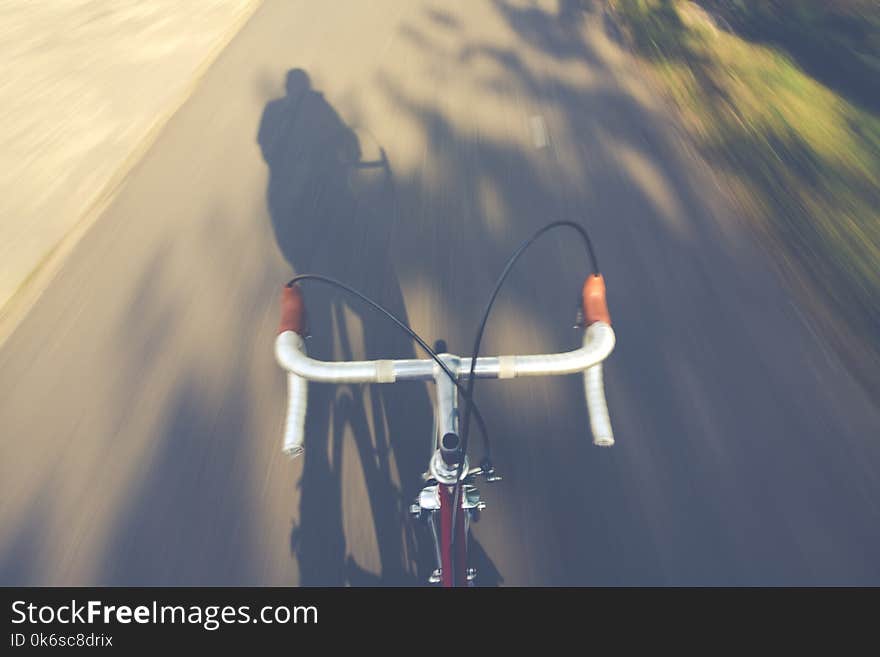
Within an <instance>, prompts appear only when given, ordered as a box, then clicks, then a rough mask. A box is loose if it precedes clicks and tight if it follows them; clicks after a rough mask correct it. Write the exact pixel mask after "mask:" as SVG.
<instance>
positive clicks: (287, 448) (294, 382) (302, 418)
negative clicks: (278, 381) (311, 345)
mask: <svg viewBox="0 0 880 657" xmlns="http://www.w3.org/2000/svg"><path fill="white" fill-rule="evenodd" d="M308 390H309V382H308V381H306V380H305V379H304V378H302V377H301V376H299V375H297V374H293V373H292V372H288V373H287V419H286V420H285V422H284V447H283V448H282V451H283V452H284V453H285V454H287V455H288V456H289V457H290V458H296V457H297V456H299V455H300V454H302V453H303V441H304V440H305V436H306V406H307V404H308Z"/></svg>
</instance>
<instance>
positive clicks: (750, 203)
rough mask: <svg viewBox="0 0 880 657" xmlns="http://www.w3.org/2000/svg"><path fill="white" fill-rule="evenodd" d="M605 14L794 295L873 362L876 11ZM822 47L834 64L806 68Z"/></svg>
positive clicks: (674, 7) (878, 167)
mask: <svg viewBox="0 0 880 657" xmlns="http://www.w3.org/2000/svg"><path fill="white" fill-rule="evenodd" d="M613 4H614V7H615V10H616V12H617V14H618V16H619V17H620V18H621V19H622V22H623V24H624V27H625V28H626V30H627V32H628V34H629V35H630V38H631V41H632V43H633V45H634V46H635V49H636V51H637V52H638V53H639V54H640V55H641V56H642V57H643V58H644V59H646V60H647V61H648V62H650V65H651V66H652V67H653V68H654V69H655V70H656V71H657V72H658V73H659V77H660V79H661V80H662V83H663V85H664V86H665V88H666V89H667V90H668V91H669V95H670V96H671V98H672V99H673V101H674V102H675V103H676V105H677V106H678V108H679V109H680V110H681V112H682V114H683V116H684V119H685V124H686V125H687V126H688V128H689V129H690V130H691V131H692V133H693V135H694V136H695V138H696V140H697V142H698V143H699V145H700V146H701V147H702V149H703V151H704V152H705V154H706V155H707V156H708V158H709V160H710V161H711V162H712V163H713V164H714V165H715V166H716V167H718V168H720V169H722V170H723V171H724V172H725V174H726V175H727V178H728V180H730V181H731V183H732V185H733V188H734V189H735V190H737V191H736V193H737V195H738V197H739V198H740V199H741V200H742V202H743V204H744V207H746V208H747V209H748V210H749V214H750V215H752V216H753V217H754V218H755V220H756V221H757V222H758V224H759V226H760V227H761V228H762V229H763V230H764V235H765V236H766V237H767V239H768V241H769V243H770V245H771V247H772V248H773V249H774V250H775V252H776V253H777V254H778V255H779V257H780V258H781V259H782V260H783V262H784V263H785V265H786V266H787V267H788V268H789V269H790V270H791V271H793V272H796V273H797V277H798V279H799V280H802V281H806V282H807V283H806V289H805V290H801V292H804V291H806V292H807V295H808V296H809V297H810V301H811V302H815V303H814V305H815V306H816V307H822V308H824V309H825V310H826V313H825V314H826V315H827V317H829V318H831V317H833V318H834V321H833V322H832V324H834V326H836V327H837V329H839V331H838V335H837V336H836V337H837V338H838V339H837V340H836V342H837V343H838V345H843V346H845V347H846V349H847V350H848V351H849V352H851V353H850V354H849V355H850V356H851V357H850V358H848V360H850V361H853V359H854V358H855V360H860V359H861V360H862V361H863V362H862V365H863V364H864V358H863V356H860V355H857V354H860V353H861V352H863V351H864V350H865V349H866V348H867V349H868V350H869V351H870V352H872V358H871V359H869V360H874V362H875V364H876V363H880V182H878V181H880V116H878V114H877V113H876V112H875V111H874V110H873V109H872V108H871V107H870V101H871V94H872V93H877V94H880V74H878V73H880V68H876V69H875V68H873V66H874V65H873V63H872V61H873V60H872V57H875V56H876V54H877V49H878V48H880V42H878V41H877V31H880V7H878V3H876V2H864V1H862V0H850V1H849V2H840V3H837V4H836V5H835V4H834V3H824V5H826V6H827V5H834V6H835V9H834V11H835V12H836V13H837V14H838V15H835V16H830V15H829V10H825V9H823V7H822V5H823V3H817V2H813V1H811V0H800V1H798V0H787V1H783V0H776V1H775V2H771V1H767V2H744V1H743V0H729V1H727V2H717V3H709V2H704V3H702V4H703V5H704V6H706V7H708V8H712V9H714V10H717V11H719V12H723V13H720V14H719V15H720V16H723V17H724V18H729V19H730V22H729V24H730V25H732V26H733V30H732V31H727V30H724V29H716V28H715V26H714V24H713V23H714V22H713V21H711V20H707V19H706V15H705V14H704V13H703V12H701V11H700V10H699V9H698V8H695V7H694V5H693V4H692V3H685V2H679V1H678V0H616V2H614V3H613ZM774 21H778V22H777V23H774ZM721 24H723V23H721ZM740 28H742V30H740ZM875 28H877V30H876V31H875ZM823 31H824V32H825V33H824V34H823ZM819 42H824V43H825V44H827V45H826V46H825V48H826V50H828V51H829V52H831V51H833V52H835V53H837V55H836V57H835V58H833V59H830V60H827V59H826V60H825V61H816V60H814V59H811V55H810V53H811V52H816V50H815V48H816V47H817V46H815V47H814V46H813V44H816V43H819ZM811 48H812V50H811ZM853 71H856V72H857V73H858V74H857V75H855V74H853ZM838 83H839V84H838ZM857 365H858V364H857ZM862 369H865V368H864V367H862ZM869 378H870V376H869ZM874 381H875V383H876V381H877V380H876V379H874Z"/></svg>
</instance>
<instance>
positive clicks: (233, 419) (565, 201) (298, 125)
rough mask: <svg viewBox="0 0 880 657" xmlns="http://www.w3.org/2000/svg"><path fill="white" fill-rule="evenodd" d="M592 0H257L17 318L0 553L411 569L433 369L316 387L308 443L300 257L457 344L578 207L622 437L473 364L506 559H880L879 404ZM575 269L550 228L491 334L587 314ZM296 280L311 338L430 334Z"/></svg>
mask: <svg viewBox="0 0 880 657" xmlns="http://www.w3.org/2000/svg"><path fill="white" fill-rule="evenodd" d="M578 4H579V3H573V2H561V3H559V4H558V5H557V3H552V2H516V3H515V2H506V1H501V0H499V1H496V2H486V3H473V2H443V3H440V2H424V3H423V2H406V3H403V2H395V1H391V0H388V1H377V2H372V3H369V4H368V3H361V2H350V3H348V2H334V3H317V2H302V1H300V2H284V1H281V0H276V1H273V0H269V1H267V2H265V4H264V6H263V7H262V8H261V9H260V10H259V11H258V12H257V13H256V15H255V16H254V17H253V18H252V19H251V21H250V22H249V23H248V24H247V25H246V26H245V28H244V29H243V30H242V32H241V33H240V34H239V35H238V37H237V38H236V39H235V40H234V41H233V42H232V43H231V44H230V46H229V47H228V48H227V49H226V50H225V51H224V53H223V54H222V55H221V56H220V57H219V59H218V60H217V62H216V63H215V65H214V66H213V67H212V68H211V70H210V71H209V72H208V73H207V75H206V76H205V78H204V80H203V82H202V84H201V85H200V86H199V88H198V89H197V91H196V92H195V93H194V95H193V96H192V98H191V99H190V100H189V102H188V103H186V105H185V106H184V107H183V108H182V109H181V110H180V111H179V112H178V113H177V115H175V117H174V118H173V119H172V120H171V121H170V122H169V124H168V126H167V128H166V129H165V130H164V132H163V133H162V135H161V136H160V137H159V138H158V140H157V141H156V143H155V145H154V147H153V148H152V149H151V150H150V151H149V152H148V153H147V154H146V156H145V157H144V159H143V160H142V161H141V162H140V164H139V165H138V166H137V167H136V168H135V169H134V170H133V172H132V174H131V175H130V176H129V178H128V180H127V181H126V183H125V185H124V186H123V188H122V189H121V191H120V193H119V195H118V196H117V198H116V199H115V201H114V202H113V203H112V205H111V206H110V207H109V208H108V209H107V211H106V212H105V214H104V215H103V216H102V217H101V218H100V219H99V220H98V221H97V222H96V224H95V225H94V226H93V228H92V229H91V230H90V231H89V232H88V233H87V234H86V235H85V237H84V238H83V239H82V241H81V242H80V243H79V245H78V246H77V248H76V249H75V250H74V252H73V253H72V255H71V256H70V257H69V258H68V260H67V261H66V263H65V265H64V267H63V268H62V269H61V271H60V272H59V275H58V276H57V278H56V279H55V280H54V282H53V283H52V285H50V286H49V288H48V289H47V291H46V292H45V293H44V294H43V296H42V297H41V298H40V300H39V301H38V302H37V303H36V305H35V306H34V307H33V309H32V311H31V312H30V313H29V314H28V316H27V317H26V319H25V320H24V321H23V322H22V323H21V324H20V325H19V327H18V329H17V330H16V332H15V333H14V334H13V335H12V336H11V337H10V338H9V339H8V340H7V341H6V342H5V344H4V345H3V346H2V348H0V432H2V443H0V445H2V458H0V482H2V484H0V486H2V488H0V583H3V584H52V585H62V584H80V585H87V584H128V585H136V584H147V585H160V584H178V585H198V584H257V585H261V584H274V585H291V584H307V585H322V584H340V585H341V584H353V585H361V584H417V583H419V582H420V581H421V578H422V577H424V575H425V574H426V572H427V570H428V569H429V568H430V566H431V564H430V554H429V552H428V546H427V543H426V539H427V537H426V536H425V535H424V534H422V533H420V532H419V530H418V528H417V527H413V526H412V525H411V524H410V522H409V521H408V519H407V517H406V509H407V506H408V504H409V501H410V498H411V497H412V496H413V495H414V494H415V493H416V491H417V486H418V479H419V474H420V473H421V471H422V470H423V469H424V467H425V461H426V458H427V454H428V440H429V438H430V427H431V417H430V410H431V402H430V399H431V398H430V394H431V391H430V390H429V389H428V388H426V387H423V386H421V385H416V384H412V385H399V386H385V387H372V388H370V387H361V386H340V387H331V386H321V385H313V386H312V390H311V398H310V415H309V420H308V427H307V430H308V438H307V446H306V454H305V456H304V457H303V458H301V459H300V460H297V461H293V462H291V461H288V460H287V459H286V458H285V457H283V456H282V454H281V451H280V435H281V434H280V432H281V422H282V416H283V405H284V393H285V390H284V377H283V374H282V372H280V371H279V369H278V367H277V366H276V364H275V363H274V360H273V355H272V342H273V339H274V329H275V326H276V323H277V308H276V304H277V292H278V287H279V285H280V284H281V283H282V282H283V281H285V280H286V279H287V278H288V277H289V276H290V274H291V272H292V271H296V272H306V271H311V272H317V273H323V274H327V275H331V276H335V277H338V278H341V279H343V280H346V281H349V282H351V283H353V284H354V285H355V286H357V287H358V288H359V289H361V290H363V291H364V292H366V293H367V294H370V295H373V296H374V297H375V298H377V300H379V301H380V302H382V303H384V304H386V305H388V306H389V307H390V308H391V309H392V310H394V311H395V312H397V313H399V314H400V315H402V316H403V317H405V318H406V319H407V321H409V322H410V323H411V325H412V326H413V327H414V328H415V329H416V330H417V331H419V332H420V333H421V334H422V335H423V336H424V337H425V338H426V339H427V340H429V341H433V340H436V339H439V338H443V339H445V340H446V341H447V342H448V345H449V348H450V350H452V351H457V352H464V351H466V350H467V349H468V348H469V346H470V343H471V340H472V335H473V331H474V330H475V328H476V323H477V321H478V318H479V313H480V310H481V308H482V305H483V303H484V301H485V298H486V296H487V295H488V293H489V291H490V289H491V284H492V282H493V280H494V279H495V277H496V276H497V274H498V273H499V271H500V269H501V267H502V265H503V263H504V261H505V259H506V258H507V256H508V255H509V253H510V252H511V251H512V250H513V249H514V248H515V247H516V245H517V244H518V243H519V242H520V241H521V240H523V239H524V238H525V237H526V236H528V235H529V234H530V233H531V232H532V231H533V230H535V229H537V228H538V227H540V226H541V225H543V224H544V223H546V222H547V221H550V220H553V219H559V218H574V219H578V220H580V221H582V222H583V223H584V225H585V226H586V227H587V228H588V229H589V230H590V232H591V234H592V236H593V239H594V242H595V244H596V247H597V250H598V255H599V259H600V264H601V266H602V269H603V272H604V274H605V277H606V280H607V282H608V288H609V304H610V309H611V314H612V319H613V321H614V324H615V328H616V331H617V335H618V346H617V349H616V350H615V353H614V354H613V355H612V357H611V359H610V361H609V363H608V365H607V367H606V382H607V393H608V401H609V405H610V409H611V417H612V422H613V423H614V426H615V431H616V435H617V440H618V442H617V445H616V446H615V447H614V448H613V449H610V450H600V449H598V448H594V447H592V445H591V443H590V436H589V429H588V422H587V417H586V411H585V408H584V405H583V396H582V391H581V383H580V381H579V379H578V377H567V378H564V379H554V380H536V379H525V380H516V381H512V382H495V383H488V382H487V384H486V385H484V386H482V387H480V388H478V400H479V401H480V403H481V406H482V410H483V413H484V414H485V416H486V419H487V421H488V423H489V425H490V427H491V428H492V430H493V435H494V450H495V457H496V462H497V466H498V468H499V470H500V471H501V473H502V474H503V475H504V477H505V478H504V481H503V482H501V483H500V484H498V485H496V486H493V487H489V486H485V485H484V486H483V488H484V495H485V497H486V498H487V502H488V505H489V506H488V509H487V510H486V512H485V514H484V516H483V518H482V519H481V521H480V523H479V524H477V525H476V526H475V530H474V536H475V543H474V553H475V561H476V565H477V566H478V568H479V569H480V577H481V582H482V583H483V584H503V585H598V584H606V585H609V584H610V585H614V584H651V585H659V584H869V583H870V584H875V585H876V584H880V560H878V559H877V554H880V502H878V500H880V479H878V476H880V442H878V440H877V435H878V433H880V432H878V427H880V409H878V407H877V406H876V404H875V403H874V402H875V401H876V399H875V400H873V401H872V400H871V399H870V398H869V397H868V396H867V395H866V394H865V391H864V390H863V389H861V388H860V387H858V386H857V385H856V383H855V382H854V381H853V379H852V378H851V377H850V376H849V374H848V373H847V372H846V371H845V370H844V369H843V368H842V367H841V366H840V365H839V363H838V362H837V360H836V359H835V357H834V356H833V354H831V353H830V352H829V351H828V349H827V348H826V347H825V346H824V344H823V342H822V341H821V339H820V337H818V335H817V334H816V332H815V331H814V330H813V329H812V328H811V323H810V321H809V318H808V317H806V316H804V314H803V313H802V312H800V311H799V310H798V309H797V308H796V307H795V305H793V303H792V302H791V301H790V299H791V296H792V295H791V294H790V293H789V292H788V291H787V290H786V289H785V287H784V286H783V285H782V283H781V282H780V279H779V277H778V276H777V274H776V273H775V269H774V266H773V263H772V260H771V258H770V256H769V255H768V254H767V252H766V251H765V250H764V249H763V248H762V246H761V245H760V244H757V243H756V242H755V240H754V238H753V237H752V235H751V233H750V232H749V231H748V229H747V226H746V225H745V224H744V223H743V222H742V221H741V220H740V219H739V218H738V217H737V216H736V213H735V212H734V210H733V208H732V206H731V205H730V204H729V203H728V202H727V201H726V200H725V195H724V194H723V191H722V190H721V189H720V187H719V185H718V183H717V181H716V180H714V179H713V178H712V177H711V176H710V175H709V173H708V172H707V170H706V167H705V166H704V165H703V164H701V163H700V161H699V160H698V159H697V158H696V157H695V156H694V155H693V154H692V153H690V152H689V150H688V149H687V148H686V147H685V146H684V145H683V144H682V143H680V141H679V139H678V138H677V137H676V132H675V129H674V124H673V123H672V122H671V121H670V120H669V117H668V116H667V112H668V110H667V108H666V107H665V106H664V105H663V104H662V103H661V102H659V101H658V100H657V99H656V97H655V94H653V93H652V92H651V88H650V86H649V85H647V84H646V83H645V81H644V80H642V79H640V78H639V76H638V72H637V70H636V69H634V67H633V66H632V62H631V61H630V60H629V58H628V57H627V55H626V54H625V53H623V52H621V51H620V49H619V48H618V46H617V45H616V44H615V42H614V40H613V39H612V38H609V35H608V30H607V24H606V21H605V20H604V17H603V15H602V13H601V10H599V9H596V8H595V7H592V6H591V8H590V10H589V11H587V12H581V11H580V10H579V9H578V8H577V5H578ZM291 71H293V73H291ZM285 81H288V83H289V84H288V89H285ZM383 153H384V155H385V160H384V162H383V163H381V164H376V163H377V162H382V154H383ZM355 161H359V162H362V163H366V165H365V166H354V165H353V164H352V162H355ZM371 163H372V164H371ZM585 273H586V263H585V262H584V258H583V253H582V250H581V249H580V247H579V245H578V244H577V241H576V240H575V239H573V238H572V236H571V235H566V234H564V233H559V234H556V235H553V236H548V237H547V238H545V240H544V241H543V242H540V243H539V244H537V245H536V247H535V248H534V250H533V251H532V252H530V253H529V254H528V255H527V256H526V257H525V258H524V259H523V260H522V262H521V264H520V268H519V269H518V270H517V271H516V272H515V273H514V274H513V276H512V277H511V279H510V283H509V285H508V287H507V288H506V289H505V291H504V292H503V294H502V296H501V297H500V299H499V302H498V306H497V308H496V311H495V313H494V315H493V319H492V323H491V324H490V331H489V335H488V337H487V340H486V342H485V350H486V353H490V352H496V353H497V352H502V353H504V352H506V353H510V352H520V353H523V352H528V351H543V350H557V349H563V348H569V347H572V346H574V345H575V344H577V342H578V339H579V336H578V335H577V334H576V332H574V331H573V330H572V329H571V322H572V318H573V312H574V306H575V300H576V297H577V293H578V290H579V288H580V284H581V282H582V280H583V277H584V275H585ZM306 297H307V302H308V304H309V310H310V317H311V320H310V324H311V330H312V333H313V334H314V337H313V339H312V340H311V344H310V347H309V348H310V351H311V352H312V353H313V354H316V355H320V356H323V357H337V358H345V357H361V356H366V357H379V356H385V357H392V356H397V357H403V356H406V355H409V354H414V353H415V352H414V351H413V347H412V346H411V345H410V344H409V343H408V342H407V341H406V340H404V339H403V338H401V337H400V336H399V335H398V334H397V333H396V332H395V329H394V327H393V326H390V325H389V324H388V323H387V322H383V321H382V320H381V318H378V317H377V316H375V315H374V314H373V313H371V312H369V311H368V310H366V309H364V308H363V307H361V306H360V305H358V304H357V303H356V302H352V301H350V300H348V299H346V298H344V297H342V296H340V295H338V294H336V293H334V292H333V291H331V290H329V289H326V288H318V287H313V288H309V289H307V291H306ZM475 447H476V445H475Z"/></svg>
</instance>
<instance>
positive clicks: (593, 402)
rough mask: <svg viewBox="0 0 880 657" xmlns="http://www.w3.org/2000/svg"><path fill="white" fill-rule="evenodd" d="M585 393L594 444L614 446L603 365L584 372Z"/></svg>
mask: <svg viewBox="0 0 880 657" xmlns="http://www.w3.org/2000/svg"><path fill="white" fill-rule="evenodd" d="M584 391H585V392H586V395H587V412H588V413H589V414H590V429H591V430H592V431H593V444H594V445H598V446H599V447H611V446H612V445H613V444H614V433H613V432H612V431H611V419H610V418H609V417H608V404H607V403H606V402H605V384H604V382H603V380H602V363H598V364H597V365H593V366H592V367H588V368H587V369H586V370H585V371H584Z"/></svg>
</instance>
